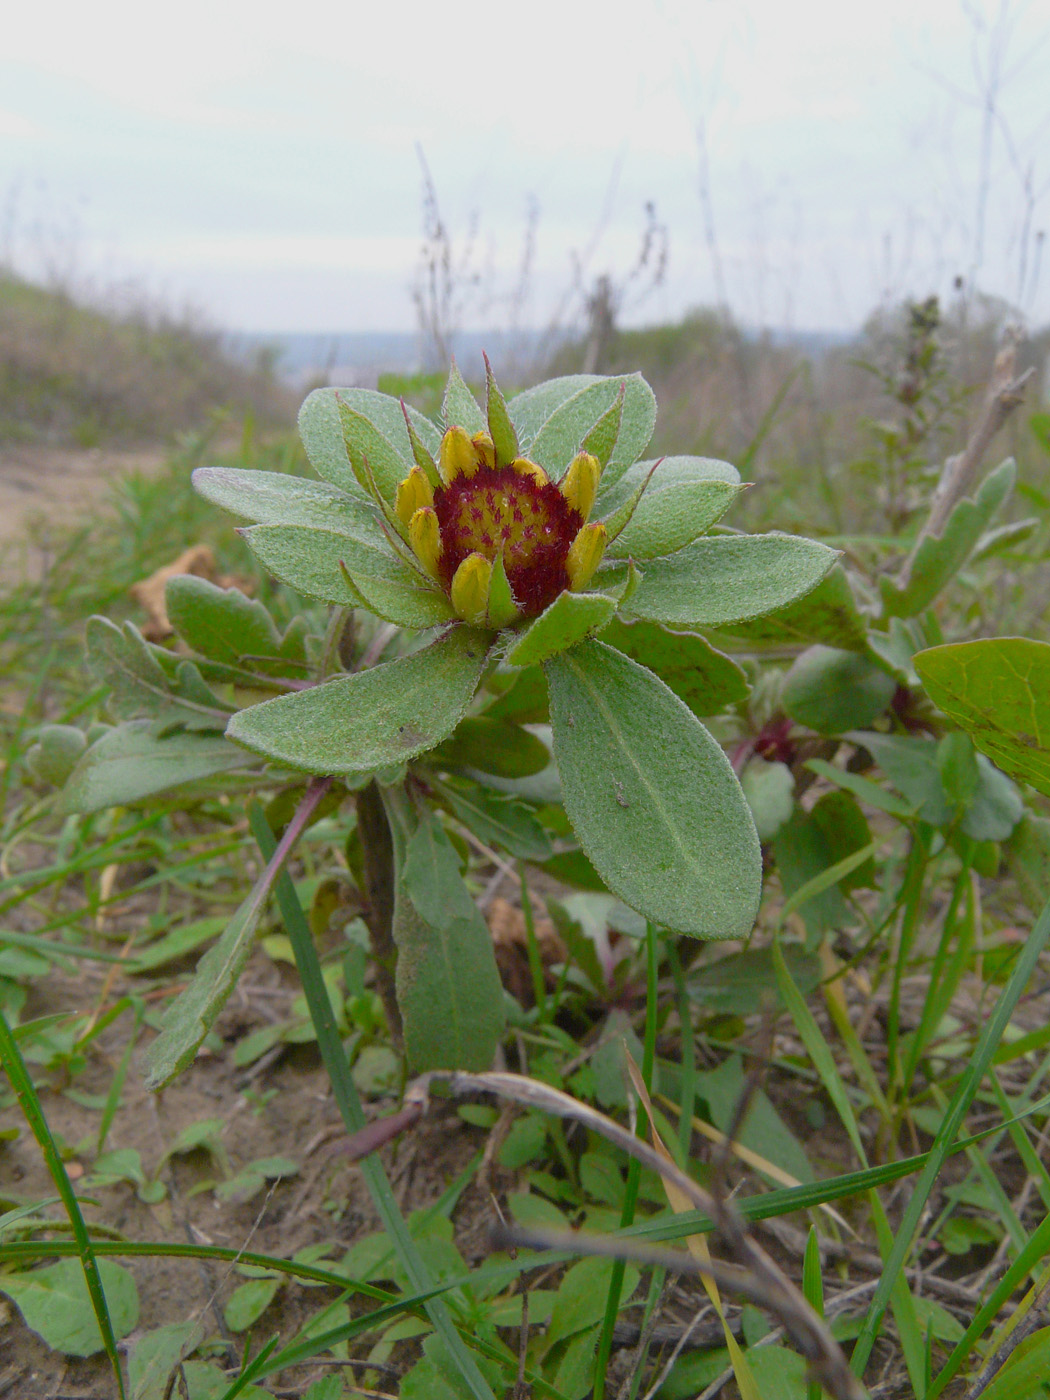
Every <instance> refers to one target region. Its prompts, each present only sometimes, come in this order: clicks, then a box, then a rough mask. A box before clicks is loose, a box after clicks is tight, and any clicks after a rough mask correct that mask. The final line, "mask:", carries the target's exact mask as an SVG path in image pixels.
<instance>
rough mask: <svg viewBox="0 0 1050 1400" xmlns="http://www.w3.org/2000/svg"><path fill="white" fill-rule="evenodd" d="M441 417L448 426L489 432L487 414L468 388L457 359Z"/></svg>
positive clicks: (449, 379)
mask: <svg viewBox="0 0 1050 1400" xmlns="http://www.w3.org/2000/svg"><path fill="white" fill-rule="evenodd" d="M441 417H442V419H443V420H444V423H445V427H446V428H452V427H459V428H464V429H465V430H466V431H467V432H468V433H470V434H471V435H473V434H474V433H485V432H488V426H489V425H488V423H486V421H485V415H484V414H483V413H482V411H481V409H480V408H479V407H478V403H477V399H475V397H474V395H473V394H472V393H471V392H470V390H469V389H468V388H467V384H466V380H465V379H464V378H463V376H462V375H461V374H460V372H459V366H458V365H457V364H456V362H455V360H453V361H452V368H451V370H450V371H449V376H448V383H447V384H446V385H445V397H444V400H443V401H442V405H441Z"/></svg>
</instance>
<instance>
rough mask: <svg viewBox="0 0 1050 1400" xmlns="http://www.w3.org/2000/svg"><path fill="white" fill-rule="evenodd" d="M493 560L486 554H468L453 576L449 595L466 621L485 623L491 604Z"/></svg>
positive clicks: (460, 615)
mask: <svg viewBox="0 0 1050 1400" xmlns="http://www.w3.org/2000/svg"><path fill="white" fill-rule="evenodd" d="M491 583H492V561H491V560H489V559H486V558H485V556H484V554H468V555H467V557H466V558H465V559H464V560H463V563H462V564H460V566H459V568H458V569H457V570H456V572H455V573H454V574H453V576H452V587H451V589H450V590H449V596H450V597H451V599H452V606H453V607H454V608H455V610H456V613H457V614H458V616H459V617H461V618H462V619H463V621H464V622H471V623H475V624H479V623H483V622H484V621H485V615H486V613H487V611H488V606H489V587H490V586H491Z"/></svg>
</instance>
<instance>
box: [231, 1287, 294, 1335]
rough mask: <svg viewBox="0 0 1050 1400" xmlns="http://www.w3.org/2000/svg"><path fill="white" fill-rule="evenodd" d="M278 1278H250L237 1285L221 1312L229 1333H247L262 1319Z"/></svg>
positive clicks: (276, 1288)
mask: <svg viewBox="0 0 1050 1400" xmlns="http://www.w3.org/2000/svg"><path fill="white" fill-rule="evenodd" d="M280 1284H281V1280H280V1279H279V1278H251V1279H249V1280H248V1281H247V1283H242V1284H239V1285H238V1286H237V1287H236V1288H235V1289H234V1290H233V1292H232V1293H231V1294H230V1296H229V1298H228V1299H227V1302H226V1306H225V1307H224V1308H223V1310H222V1316H223V1321H224V1322H225V1323H226V1326H227V1327H228V1328H229V1329H230V1331H231V1332H247V1330H248V1328H249V1327H254V1325H255V1324H256V1323H257V1322H258V1321H259V1318H260V1317H262V1315H263V1313H264V1312H265V1311H266V1309H267V1308H268V1307H269V1306H270V1304H271V1303H272V1302H273V1300H274V1295H275V1294H276V1292H277V1290H278V1288H279V1287H280Z"/></svg>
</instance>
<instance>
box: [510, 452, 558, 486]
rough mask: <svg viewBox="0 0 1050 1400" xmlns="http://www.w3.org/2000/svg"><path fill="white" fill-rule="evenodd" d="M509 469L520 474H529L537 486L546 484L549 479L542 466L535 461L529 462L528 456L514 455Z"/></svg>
mask: <svg viewBox="0 0 1050 1400" xmlns="http://www.w3.org/2000/svg"><path fill="white" fill-rule="evenodd" d="M510 469H511V471H513V472H517V473H518V474H519V475H520V476H531V477H532V479H533V481H534V482H535V483H536V485H537V486H546V485H547V483H548V482H549V481H550V477H549V476H548V475H547V473H546V472H545V471H544V470H543V468H542V467H541V466H538V465H537V463H535V462H530V461H529V459H528V457H515V458H514V461H513V462H511V464H510Z"/></svg>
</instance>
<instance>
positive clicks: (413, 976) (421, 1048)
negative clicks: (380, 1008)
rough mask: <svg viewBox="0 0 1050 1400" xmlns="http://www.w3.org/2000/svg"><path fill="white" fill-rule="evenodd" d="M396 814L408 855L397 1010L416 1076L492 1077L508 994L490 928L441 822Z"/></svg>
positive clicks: (401, 887)
mask: <svg viewBox="0 0 1050 1400" xmlns="http://www.w3.org/2000/svg"><path fill="white" fill-rule="evenodd" d="M410 821H411V818H407V819H406V817H405V816H404V815H403V814H401V815H400V816H399V815H397V814H392V822H396V823H398V824H399V835H400V841H397V843H396V844H397V846H398V847H399V848H400V850H401V851H402V852H403V856H402V858H401V859H400V861H399V875H398V882H397V895H396V902H395V909H394V930H393V932H394V941H395V943H396V944H397V950H398V956H397V1002H398V1006H399V1007H400V1009H401V1016H402V1020H403V1023H404V1034H405V1052H406V1055H407V1057H408V1061H409V1064H410V1065H411V1067H412V1071H413V1073H417V1074H418V1073H422V1072H424V1071H426V1070H431V1069H473V1070H482V1069H488V1068H489V1067H490V1065H491V1064H492V1058H493V1056H494V1054H495V1052H496V1045H497V1044H498V1042H499V1037H500V1035H501V1033H502V1030H503V990H502V986H501V984H500V978H499V971H498V969H497V967H496V958H495V954H494V952H493V947H492V935H491V934H490V933H489V930H488V925H487V924H486V923H485V920H484V919H483V918H482V917H481V915H480V914H479V913H478V910H477V907H476V906H475V904H474V901H473V900H472V899H471V897H470V894H469V892H468V890H467V888H466V886H465V885H464V883H463V877H462V876H461V875H460V872H459V860H458V858H457V856H456V853H455V851H454V849H453V847H452V843H451V842H450V841H449V839H448V837H447V836H446V835H445V833H444V831H443V830H442V828H441V825H440V823H439V822H438V820H437V818H436V817H434V816H433V815H432V814H431V813H429V812H424V813H423V814H422V815H420V816H419V818H418V824H417V825H416V827H415V830H414V831H412V832H411V833H409V831H408V825H409V823H410Z"/></svg>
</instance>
